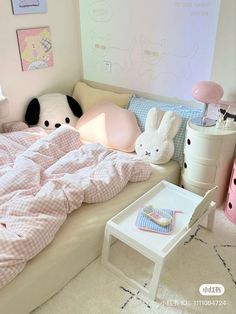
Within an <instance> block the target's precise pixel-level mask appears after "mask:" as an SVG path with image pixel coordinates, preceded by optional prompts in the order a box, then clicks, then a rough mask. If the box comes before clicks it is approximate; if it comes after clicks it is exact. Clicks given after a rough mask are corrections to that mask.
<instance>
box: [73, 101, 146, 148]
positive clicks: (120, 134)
mask: <svg viewBox="0 0 236 314" xmlns="http://www.w3.org/2000/svg"><path fill="white" fill-rule="evenodd" d="M76 129H77V130H78V131H79V132H80V136H81V138H82V139H83V140H86V141H89V142H92V143H97V142H98V143H101V144H102V145H104V146H106V147H109V148H113V149H117V150H121V151H124V152H133V151H134V147H135V141H136V139H137V137H138V136H139V135H140V134H141V130H140V128H139V126H138V123H137V120H136V117H135V115H134V113H132V112H130V111H128V110H126V109H123V108H120V107H119V106H117V105H115V104H113V103H107V102H106V103H99V104H96V105H94V106H93V107H92V108H91V109H89V110H88V111H87V112H85V113H84V114H83V115H82V117H80V119H79V120H78V122H77V125H76Z"/></svg>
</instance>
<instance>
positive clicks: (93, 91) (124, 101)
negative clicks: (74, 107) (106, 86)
mask: <svg viewBox="0 0 236 314" xmlns="http://www.w3.org/2000/svg"><path fill="white" fill-rule="evenodd" d="M131 96H132V95H131V94H117V93H113V92H110V91H105V90H102V89H97V88H93V87H91V86H89V85H87V84H85V83H83V82H78V83H77V84H76V85H75V88H74V92H73V98H75V99H76V100H77V101H78V102H79V104H80V105H81V107H82V110H83V112H86V111H88V110H89V109H90V108H92V106H94V105H95V104H96V103H98V102H104V101H106V102H112V103H115V104H116V105H118V106H120V107H122V108H127V106H128V103H129V100H130V98H131Z"/></svg>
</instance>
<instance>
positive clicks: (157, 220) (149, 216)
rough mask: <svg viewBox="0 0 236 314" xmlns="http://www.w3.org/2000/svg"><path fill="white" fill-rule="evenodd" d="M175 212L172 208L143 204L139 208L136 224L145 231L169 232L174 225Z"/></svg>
mask: <svg viewBox="0 0 236 314" xmlns="http://www.w3.org/2000/svg"><path fill="white" fill-rule="evenodd" d="M175 213H176V211H174V210H172V209H165V208H153V207H152V206H144V207H143V208H140V210H139V213H138V216H137V220H136V226H137V227H138V228H139V229H141V230H145V231H151V232H156V233H162V234H170V233H171V232H172V230H173V227H174V222H175Z"/></svg>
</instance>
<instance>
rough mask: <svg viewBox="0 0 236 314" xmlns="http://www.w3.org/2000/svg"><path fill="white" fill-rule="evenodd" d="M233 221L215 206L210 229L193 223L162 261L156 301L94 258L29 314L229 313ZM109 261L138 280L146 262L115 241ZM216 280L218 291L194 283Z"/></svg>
mask: <svg viewBox="0 0 236 314" xmlns="http://www.w3.org/2000/svg"><path fill="white" fill-rule="evenodd" d="M235 240H236V226H235V225H233V223H231V222H230V221H228V220H227V219H226V217H225V216H224V213H223V211H222V210H217V212H216V220H215V226H214V230H213V232H212V233H211V232H208V231H207V230H205V229H204V228H202V227H198V229H197V230H196V232H195V233H194V234H192V235H191V236H190V237H189V238H188V239H187V240H186V242H185V243H184V244H183V245H181V246H179V247H178V248H177V249H176V250H175V253H174V254H173V255H172V256H170V257H169V258H168V259H167V261H166V263H165V264H164V267H163V271H162V274H161V280H160V285H159V289H158V293H157V300H156V302H153V301H150V300H149V299H148V298H147V297H146V296H144V295H142V294H141V293H140V292H139V291H138V290H137V289H134V288H132V287H131V286H129V285H128V284H127V283H125V282H124V281H122V280H120V279H119V278H117V277H116V276H115V275H113V274H112V273H110V272H109V271H108V270H106V269H104V268H103V266H102V265H101V259H100V258H98V259H96V260H95V261H94V262H93V263H91V264H90V265H89V266H88V267H87V268H86V269H85V270H84V271H82V272H81V273H80V274H79V275H78V276H77V277H75V278H74V279H73V280H72V281H71V282H70V283H69V284H68V285H67V286H66V287H65V288H64V289H63V290H62V291H60V292H59V293H58V294H57V295H56V296H54V297H53V298H51V299H50V300H49V301H48V302H46V303H45V304H43V305H42V306H41V307H39V308H38V309H36V310H35V311H34V312H33V313H34V314H118V313H124V314H125V313H129V314H146V313H147V314H153V313H160V314H165V313H170V314H172V313H173V314H180V313H181V314H182V313H186V314H188V313H190V314H192V313H193V314H195V313H207V314H209V313H224V314H232V313H235V308H236V243H235ZM112 261H113V263H115V264H117V265H119V267H120V268H122V269H123V270H125V272H126V273H127V274H128V275H129V276H131V277H133V278H135V279H138V281H139V282H140V283H141V284H142V285H143V286H147V285H148V280H149V278H150V274H151V269H152V268H151V267H152V265H151V262H150V261H148V260H147V259H146V258H144V257H143V256H141V255H140V254H138V253H136V252H135V251H133V250H131V249H130V248H128V247H127V246H125V245H124V244H122V243H120V242H117V243H116V244H114V245H113V247H112ZM204 283H217V284H222V285H223V286H224V288H225V293H224V294H223V295H222V296H214V297H209V296H202V295H201V294H200V293H199V287H200V285H202V284H204Z"/></svg>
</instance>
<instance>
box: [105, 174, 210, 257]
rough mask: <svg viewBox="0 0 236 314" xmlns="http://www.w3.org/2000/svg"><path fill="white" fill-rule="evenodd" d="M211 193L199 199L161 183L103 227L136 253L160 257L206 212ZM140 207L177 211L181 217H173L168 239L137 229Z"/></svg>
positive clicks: (161, 235)
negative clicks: (131, 247) (130, 246)
mask: <svg viewBox="0 0 236 314" xmlns="http://www.w3.org/2000/svg"><path fill="white" fill-rule="evenodd" d="M214 191H215V189H213V190H211V191H210V193H208V194H207V195H206V196H205V197H202V196H199V195H197V194H195V193H192V192H190V191H187V190H184V189H182V188H180V187H178V186H176V185H173V184H171V183H169V182H167V181H164V180H163V181H161V182H160V183H159V184H157V185H156V186H155V187H153V188H152V189H151V190H150V191H148V192H147V193H145V194H144V195H142V196H141V197H140V198H139V199H137V200H136V201H135V202H133V203H132V204H131V205H129V206H128V207H126V208H125V209H124V210H123V211H121V212H120V213H119V214H117V215H116V216H114V217H113V218H112V219H111V220H109V221H108V223H107V224H108V225H109V227H110V228H112V229H113V230H114V233H117V232H118V233H119V234H120V235H121V236H122V239H123V240H124V242H126V243H127V244H128V245H129V244H131V243H129V239H131V241H132V246H135V247H136V249H137V250H138V251H140V250H141V251H142V250H143V249H144V250H145V249H148V250H150V251H151V252H153V253H154V254H156V253H157V252H158V253H159V254H160V255H162V256H163V255H166V254H167V251H169V250H171V249H172V248H173V246H175V245H176V243H177V242H178V239H180V238H182V237H184V236H185V235H186V233H188V232H189V231H190V229H192V228H191V227H192V226H193V225H197V224H198V222H199V219H200V218H201V217H203V215H204V214H206V213H207V212H208V209H209V206H210V202H211V199H212V197H213V193H214ZM144 205H153V206H154V207H161V208H169V209H172V210H181V211H182V212H183V213H177V214H176V220H175V224H174V228H173V231H172V233H171V234H169V235H164V234H159V233H154V232H148V231H143V230H140V229H138V228H137V226H136V225H135V222H136V218H137V215H138V210H139V208H141V207H143V206H144ZM204 216H205V215H204ZM135 242H136V244H137V245H135Z"/></svg>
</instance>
